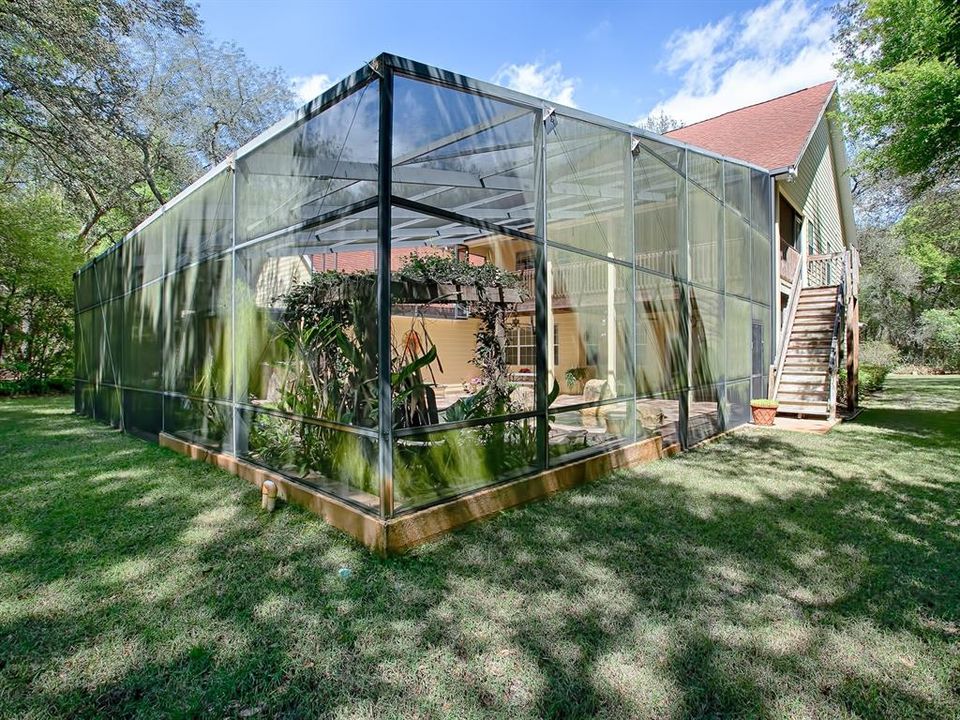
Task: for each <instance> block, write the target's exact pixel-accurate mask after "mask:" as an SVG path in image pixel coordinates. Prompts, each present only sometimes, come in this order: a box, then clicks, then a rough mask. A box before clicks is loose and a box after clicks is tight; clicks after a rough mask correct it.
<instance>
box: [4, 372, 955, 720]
mask: <svg viewBox="0 0 960 720" xmlns="http://www.w3.org/2000/svg"><path fill="white" fill-rule="evenodd" d="M890 382H891V388H890V390H889V391H888V392H887V393H886V394H885V395H884V396H882V397H880V398H877V399H876V400H874V401H872V402H871V406H870V408H869V409H868V410H867V411H866V412H864V413H863V414H862V415H861V416H860V417H859V418H858V419H857V421H856V422H853V423H848V424H845V425H842V426H840V427H839V428H838V429H837V430H835V431H834V432H832V433H830V434H829V435H827V436H811V435H797V434H789V433H782V432H763V431H751V430H746V431H743V432H738V433H735V434H732V435H730V436H728V437H726V438H724V439H722V440H720V441H717V442H716V443H713V444H710V445H707V446H704V447H703V448H701V449H699V450H697V451H694V452H690V453H687V454H685V455H682V456H680V457H678V458H676V459H674V460H671V461H665V462H660V463H656V464H652V465H648V466H645V467H643V468H641V469H640V470H639V471H637V472H633V473H621V474H618V475H616V476H614V477H611V478H610V479H608V480H605V481H603V482H599V483H595V484H593V485H590V486H587V487H584V488H581V489H579V490H576V491H573V492H568V493H564V494H562V495H560V496H557V497H555V498H553V499H552V500H550V501H547V502H543V503H539V504H535V505H530V506H527V507H524V508H520V509H517V510H515V511H512V512H508V513H505V514H504V515H502V516H501V517H499V518H496V519H494V520H492V521H489V522H485V523H482V524H479V525H476V526H473V527H471V528H467V529H465V530H463V531H460V532H457V533H453V534H452V535H450V536H448V537H446V538H445V539H443V540H441V541H440V542H437V543H434V544H432V545H429V546H426V547H423V548H420V549H419V550H417V551H415V552H413V553H411V554H410V555H407V556H404V557H400V558H395V559H391V560H381V559H378V558H376V557H373V556H371V555H369V554H368V553H367V552H366V551H364V550H363V549H362V548H359V547H358V546H357V545H355V544H353V543H352V542H350V541H348V540H346V539H344V538H343V536H341V535H340V534H338V533H337V532H336V531H334V530H332V529H331V528H329V527H327V526H325V525H324V524H322V523H321V522H319V521H317V520H316V519H315V518H313V517H312V516H310V515H308V514H307V513H304V512H300V511H298V510H296V509H293V508H284V509H283V510H282V511H281V512H278V513H275V514H274V515H272V516H266V515H263V514H261V513H259V512H258V510H257V502H258V497H257V495H256V493H255V492H254V491H253V490H252V489H250V488H248V487H246V486H244V485H243V484H242V483H240V482H239V481H237V480H236V479H235V478H233V477H230V476H226V475H224V474H222V473H219V472H218V471H216V470H214V469H212V468H210V467H207V466H204V465H200V464H196V463H191V462H189V461H187V460H185V459H183V458H180V457H178V456H175V455H173V454H171V453H168V452H166V451H163V450H161V449H159V448H157V447H155V446H152V445H150V444H148V443H144V442H141V441H137V440H134V439H131V438H127V437H122V436H119V435H118V434H117V433H115V432H113V431H111V430H109V429H107V428H103V427H100V426H96V425H92V424H91V423H89V422H88V421H86V420H83V419H79V418H75V417H72V416H71V415H70V414H69V411H68V410H67V408H66V405H65V404H64V403H63V402H59V401H50V400H40V401H28V402H7V403H0V457H2V458H3V462H2V470H0V472H2V475H0V715H2V716H4V717H7V716H21V715H26V716H29V715H34V716H46V715H62V716H74V717H76V716H80V717H82V716H88V717H94V716H102V715H105V714H110V715H120V716H127V715H129V716H133V715H137V716H173V717H189V716H198V715H208V714H216V715H218V716H236V715H239V714H241V713H244V716H263V717H317V716H324V715H327V716H336V717H364V716H389V717H489V716H498V717H510V718H515V717H588V716H603V717H666V716H671V717H721V716H737V717H760V718H763V717H770V718H773V717H783V716H788V715H795V716H796V715H805V716H811V717H850V716H859V717H948V716H956V715H957V713H958V712H960V698H958V684H960V683H958V679H960V661H958V656H957V654H956V651H955V648H956V646H957V642H958V639H960V558H958V554H957V547H958V541H960V520H958V515H957V508H958V507H960V482H958V480H957V471H956V468H957V466H958V464H960V440H958V438H957V432H956V428H957V426H958V424H957V413H958V408H960V381H958V380H957V379H956V378H954V379H952V380H951V379H947V380H941V379H936V380H927V379H913V378H910V379H904V378H894V379H892V380H891V381H890ZM343 565H348V566H350V567H351V568H353V571H354V575H353V578H352V579H350V580H348V581H343V580H340V579H339V578H338V577H337V574H336V571H337V569H338V568H339V567H341V566H343Z"/></svg>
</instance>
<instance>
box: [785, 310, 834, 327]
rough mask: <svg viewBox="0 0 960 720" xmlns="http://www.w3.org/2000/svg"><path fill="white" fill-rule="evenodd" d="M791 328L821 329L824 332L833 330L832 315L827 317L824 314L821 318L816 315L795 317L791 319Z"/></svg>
mask: <svg viewBox="0 0 960 720" xmlns="http://www.w3.org/2000/svg"><path fill="white" fill-rule="evenodd" d="M793 328H794V330H796V329H797V328H804V329H807V328H823V329H824V330H828V331H829V330H833V315H830V316H829V317H828V316H827V315H826V313H824V315H823V316H820V317H818V316H817V315H797V316H796V317H795V318H794V319H793Z"/></svg>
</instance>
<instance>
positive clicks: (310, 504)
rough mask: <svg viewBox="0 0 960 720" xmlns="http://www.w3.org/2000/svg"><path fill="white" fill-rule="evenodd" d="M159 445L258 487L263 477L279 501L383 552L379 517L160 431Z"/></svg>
mask: <svg viewBox="0 0 960 720" xmlns="http://www.w3.org/2000/svg"><path fill="white" fill-rule="evenodd" d="M160 446H161V447H165V448H169V449H171V450H174V451H176V452H178V453H180V454H182V455H186V456H187V457H189V458H193V459H194V460H200V461H202V462H207V463H210V464H211V465H216V466H217V467H219V468H221V469H222V470H226V471H227V472H229V473H233V474H234V475H236V476H237V477H240V478H243V479H244V480H246V481H247V482H249V483H250V484H251V485H255V486H256V487H258V488H259V487H260V486H261V485H263V481H264V480H272V481H273V482H274V483H275V484H276V486H277V497H278V498H280V499H281V500H283V501H285V502H288V503H292V504H294V505H299V506H300V507H303V508H306V509H307V510H309V511H310V512H312V513H314V514H315V515H319V516H320V517H321V518H323V519H324V520H325V521H326V522H327V523H329V524H330V525H333V526H334V527H335V528H338V529H340V530H343V531H344V532H345V533H347V534H348V535H351V536H352V537H354V538H355V539H357V540H359V541H360V542H362V543H363V544H364V545H366V546H367V547H368V548H370V549H371V550H374V551H376V552H380V553H382V552H384V549H385V548H384V545H383V541H384V538H385V533H384V530H383V521H382V520H380V518H375V517H372V516H370V515H367V514H366V513H364V512H361V511H360V510H358V509H357V508H355V507H353V506H351V505H348V504H347V503H345V502H343V501H341V500H337V499H336V498H334V497H332V496H330V495H325V494H323V493H320V492H318V491H316V490H314V489H313V488H311V487H309V486H307V485H303V484H302V483H299V482H297V481H296V480H292V479H290V478H288V477H286V476H285V475H281V474H280V473H277V472H273V471H271V470H267V469H265V468H262V467H259V466H257V465H254V464H252V463H249V462H246V461H245V460H241V459H239V458H235V457H231V456H230V455H225V454H224V453H220V452H215V451H213V450H209V449H207V448H204V447H201V446H200V445H195V444H193V443H190V442H187V441H186V440H181V439H180V438H178V437H174V436H173V435H169V434H168V433H160Z"/></svg>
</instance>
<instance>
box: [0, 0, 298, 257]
mask: <svg viewBox="0 0 960 720" xmlns="http://www.w3.org/2000/svg"><path fill="white" fill-rule="evenodd" d="M197 26H198V23H197V19H196V16H195V14H194V12H193V10H192V9H191V8H190V7H189V5H187V4H186V0H101V1H100V2H96V3H91V2H90V1H89V0H66V1H65V2H57V3H53V2H50V1H49V0H36V1H35V2H31V3H10V2H9V1H8V0H0V142H2V144H0V158H8V157H9V158H15V159H16V162H15V164H16V165H17V166H18V167H19V168H21V169H22V170H23V175H24V176H25V177H26V180H27V181H37V180H38V179H39V181H40V182H41V183H47V182H53V183H55V184H56V185H58V186H59V187H61V188H62V189H63V194H64V197H65V199H66V200H67V201H68V202H69V203H70V204H71V205H72V207H73V208H74V209H75V211H76V212H77V214H78V215H79V216H80V217H82V219H83V223H82V224H81V226H80V228H79V230H78V235H79V237H80V238H81V239H82V240H83V241H84V248H85V249H86V250H87V251H90V250H93V249H94V248H98V247H103V246H104V245H108V244H110V243H113V242H116V241H117V240H119V239H120V238H121V237H123V235H125V234H126V233H127V232H128V231H129V230H130V229H132V228H133V227H134V226H135V225H137V224H138V223H139V221H140V220H142V219H143V218H144V217H145V216H146V215H148V214H149V213H151V212H152V211H153V210H155V209H156V208H157V207H158V206H159V205H161V204H163V203H164V202H166V201H167V200H169V199H170V198H171V197H172V196H173V195H174V194H176V193H177V192H178V191H179V190H180V189H181V188H183V187H184V186H185V185H187V184H188V183H189V181H190V180H191V179H192V178H193V177H195V176H196V175H198V174H199V173H200V172H201V171H202V170H203V169H204V168H205V167H207V166H208V165H210V164H212V163H215V162H218V161H220V160H222V159H223V158H224V157H226V155H227V154H229V153H230V152H231V151H232V150H234V149H236V148H237V147H238V146H239V145H241V144H242V143H243V142H245V141H246V140H248V139H250V138H251V137H252V136H253V135H255V134H256V133H257V132H259V131H261V130H263V129H264V128H266V127H267V126H269V125H270V124H272V123H273V122H274V121H276V120H277V119H279V118H280V117H281V116H282V115H283V114H284V113H285V112H287V110H289V109H290V108H291V107H292V94H291V90H290V88H289V85H288V83H287V82H286V81H285V80H284V78H283V77H282V75H281V74H280V73H279V71H277V70H263V69H261V68H259V67H257V66H256V65H254V64H253V63H251V62H250V61H249V59H247V57H246V55H245V54H244V53H243V51H242V50H240V49H239V48H237V47H236V46H233V45H219V46H217V45H214V44H213V43H211V42H210V41H209V40H207V39H205V38H204V37H202V36H201V35H200V34H199V33H198V32H197ZM14 149H16V152H15V151H14ZM2 164H3V163H0V165H2ZM14 185H15V183H14ZM3 187H4V186H0V191H2V190H3Z"/></svg>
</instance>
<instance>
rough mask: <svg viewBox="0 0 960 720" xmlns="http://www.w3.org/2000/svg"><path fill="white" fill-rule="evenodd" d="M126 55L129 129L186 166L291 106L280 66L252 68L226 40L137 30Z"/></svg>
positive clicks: (224, 151) (206, 160) (221, 150)
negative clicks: (130, 75) (131, 98)
mask: <svg viewBox="0 0 960 720" xmlns="http://www.w3.org/2000/svg"><path fill="white" fill-rule="evenodd" d="M130 56H131V59H132V61H133V63H134V66H135V74H136V76H137V77H138V82H139V86H140V91H139V93H138V94H137V98H136V104H135V106H133V107H131V108H130V112H129V117H130V118H131V123H130V136H131V137H132V138H133V140H134V142H137V143H146V144H149V143H150V141H151V139H152V138H156V137H160V138H162V139H163V141H164V142H166V143H168V144H169V146H170V147H171V148H173V149H174V150H175V151H176V152H177V153H178V154H179V155H181V156H182V158H183V159H184V160H185V161H188V162H189V163H190V164H191V165H192V168H191V171H192V172H196V171H198V170H199V169H201V168H204V167H207V166H209V165H213V164H215V163H218V162H220V161H221V160H223V159H224V158H226V157H227V155H229V154H230V152H232V151H233V150H235V149H236V148H238V147H239V146H240V145H242V144H243V143H245V142H246V141H248V140H250V139H251V138H252V137H253V136H255V135H256V134H257V133H259V132H260V131H262V130H263V129H265V128H267V127H269V126H270V125H272V124H273V123H274V122H276V121H277V120H279V119H280V118H281V117H283V115H285V114H286V113H287V112H289V111H290V110H291V109H292V107H293V103H294V96H293V91H292V90H291V88H290V85H289V83H288V82H287V80H286V79H285V78H284V76H283V74H282V73H281V72H280V70H278V69H263V68H260V67H258V66H257V65H255V64H254V63H252V62H251V61H250V60H249V59H248V58H247V56H246V54H245V53H244V51H243V50H242V49H241V48H239V47H237V46H236V45H234V44H231V43H223V44H220V45H215V44H214V43H212V42H211V41H210V40H208V39H207V38H204V37H203V36H200V35H197V34H188V35H182V36H180V35H175V34H170V33H167V34H165V35H161V36H157V35H156V34H154V33H149V32H141V33H138V34H137V36H136V38H135V40H134V42H133V45H132V47H131V51H130ZM158 199H160V198H159V197H158Z"/></svg>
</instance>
